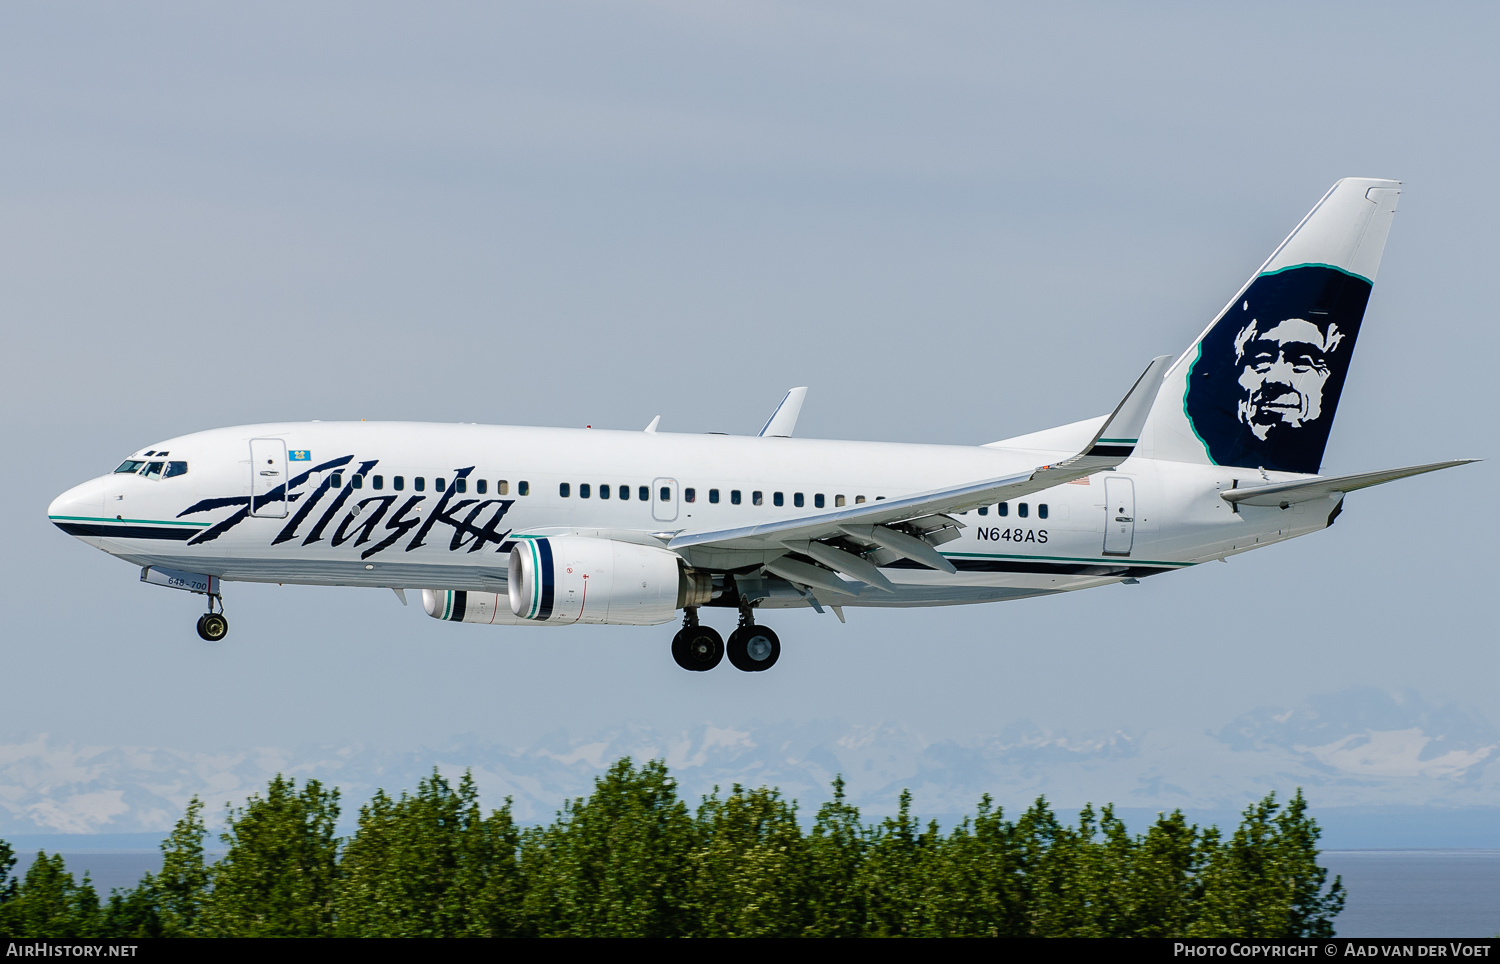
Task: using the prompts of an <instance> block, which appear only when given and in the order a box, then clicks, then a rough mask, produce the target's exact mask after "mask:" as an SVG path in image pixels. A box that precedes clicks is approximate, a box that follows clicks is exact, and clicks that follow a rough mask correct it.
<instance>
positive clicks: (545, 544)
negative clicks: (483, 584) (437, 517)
mask: <svg viewBox="0 0 1500 964" xmlns="http://www.w3.org/2000/svg"><path fill="white" fill-rule="evenodd" d="M507 589H508V590H509V592H510V611H511V612H512V613H513V614H514V615H515V616H517V617H519V618H520V619H522V620H524V621H526V622H531V623H613V624H615V625H624V626H655V625H657V624H658V623H665V622H668V621H670V620H672V619H673V618H675V616H676V614H677V610H678V609H679V608H681V607H683V606H700V605H702V604H703V603H706V602H708V599H709V597H710V596H711V595H712V592H713V582H712V579H711V577H709V575H708V574H707V573H703V572H697V571H695V570H689V569H687V568H686V567H684V566H683V564H682V562H681V560H680V559H679V558H678V557H677V555H676V554H675V553H672V552H668V551H667V550H666V549H660V548H657V547H656V546H641V545H636V544H634V543H630V542H616V541H614V540H612V539H593V538H589V537H587V536H556V537H545V538H540V537H536V538H526V539H517V540H516V545H515V547H514V548H512V549H511V551H510V571H509V573H508V576H507Z"/></svg>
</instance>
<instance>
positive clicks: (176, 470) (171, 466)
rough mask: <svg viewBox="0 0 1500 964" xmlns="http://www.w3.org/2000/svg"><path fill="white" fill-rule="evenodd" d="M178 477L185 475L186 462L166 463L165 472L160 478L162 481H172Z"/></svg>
mask: <svg viewBox="0 0 1500 964" xmlns="http://www.w3.org/2000/svg"><path fill="white" fill-rule="evenodd" d="M179 475H187V463H186V462H168V463H167V472H166V474H165V475H163V476H162V478H164V479H174V478H176V477H177V476H179Z"/></svg>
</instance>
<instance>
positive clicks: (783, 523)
mask: <svg viewBox="0 0 1500 964" xmlns="http://www.w3.org/2000/svg"><path fill="white" fill-rule="evenodd" d="M1171 360H1172V356H1170V355H1163V356H1161V357H1160V358H1155V359H1153V360H1152V362H1151V364H1150V365H1148V366H1147V367H1146V370H1145V371H1144V372H1143V373H1142V374H1141V377H1140V378H1138V379H1136V382H1135V385H1134V386H1132V388H1131V390H1130V393H1129V394H1127V395H1126V396H1125V399H1124V400H1123V401H1121V402H1120V404H1119V406H1118V407H1116V408H1115V411H1114V413H1113V414H1112V415H1111V416H1110V417H1109V418H1108V419H1107V420H1105V422H1104V424H1103V426H1101V427H1100V429H1099V431H1098V433H1097V434H1096V435H1095V436H1094V438H1093V440H1092V441H1091V442H1090V443H1089V444H1088V445H1087V446H1085V447H1084V449H1083V451H1081V452H1079V453H1078V454H1077V455H1075V456H1073V457H1072V458H1070V459H1066V460H1065V461H1062V462H1058V463H1056V464H1055V465H1042V466H1038V467H1037V468H1035V469H1032V470H1030V471H1027V472H1019V473H1016V474H1014V475H1008V476H1003V477H1001V478H994V479H984V480H981V481H977V482H970V483H966V484H964V485H958V486H952V487H949V488H944V489H934V490H931V491H929V492H921V493H918V494H916V495H908V496H903V497H902V498H899V499H883V500H881V501H878V502H866V503H864V504H862V505H853V506H848V507H845V508H841V509H835V510H833V511H832V512H819V513H817V514H815V515H806V516H799V517H795V518H791V519H781V520H779V521H776V522H767V523H765V524H763V525H756V526H744V527H741V528H736V529H719V530H712V531H703V532H683V533H679V534H678V535H676V536H674V537H673V538H672V539H671V540H670V541H669V542H668V543H667V545H668V547H669V548H672V549H688V548H698V547H702V548H712V549H724V550H739V551H747V550H748V551H778V550H779V551H786V550H788V549H792V550H795V551H798V552H805V550H806V548H807V544H809V543H816V542H817V541H818V540H821V539H830V538H846V537H848V536H850V535H854V536H855V537H856V538H860V537H866V538H867V539H868V541H872V542H874V543H875V544H877V545H886V543H887V542H888V541H890V542H892V543H894V544H893V545H889V546H887V548H892V549H893V550H894V551H897V552H902V551H903V550H902V549H899V548H896V545H899V544H902V541H901V536H902V535H906V536H907V537H908V538H911V534H910V533H903V532H901V531H900V530H895V531H896V532H897V534H896V536H894V537H891V536H890V535H889V533H883V532H879V531H874V530H878V529H879V528H882V527H891V526H899V525H908V526H910V525H911V524H912V523H920V522H923V521H925V517H930V516H942V515H944V514H946V513H950V512H964V511H967V510H968V509H972V508H976V507H978V506H981V505H991V504H993V503H996V502H1005V501H1008V500H1011V499H1017V498H1020V497H1022V496H1026V495H1030V494H1031V493H1033V492H1040V491H1042V490H1043V489H1050V488H1052V487H1053V486H1055V485H1061V484H1063V483H1064V482H1072V481H1074V480H1075V479H1081V478H1084V477H1086V476H1089V475H1092V474H1094V473H1095V472H1099V471H1102V470H1104V469H1109V468H1113V467H1114V466H1116V465H1119V464H1120V463H1121V462H1124V461H1125V460H1126V459H1127V458H1129V457H1130V455H1131V453H1132V452H1134V451H1135V444H1136V441H1137V438H1138V437H1139V435H1140V431H1141V427H1142V426H1143V425H1144V424H1145V421H1146V416H1147V414H1148V413H1149V412H1150V410H1151V404H1152V402H1153V401H1154V400H1155V398H1156V392H1157V389H1158V388H1160V386H1161V378H1162V374H1163V372H1164V371H1165V370H1166V366H1167V364H1168V363H1169V362H1170V361H1171ZM944 524H947V525H951V524H952V522H951V520H948V521H947V522H946V523H944ZM911 527H912V528H917V529H919V530H920V529H921V528H922V526H920V525H916V526H911ZM932 527H937V524H936V523H935V524H934V525H933V526H932ZM872 531H873V536H872ZM814 548H815V549H816V548H818V547H814ZM835 551H841V550H835ZM928 553H930V555H928V554H924V553H923V551H922V549H921V548H919V547H915V546H911V547H909V552H904V553H903V554H907V555H908V557H909V558H914V559H919V561H924V562H926V561H928V560H929V559H931V558H932V557H934V556H936V555H937V554H936V553H935V552H932V551H931V549H930V548H929V549H928ZM812 555H814V557H815V558H817V559H818V560H819V561H820V562H824V564H825V565H829V566H832V565H833V563H831V562H828V561H827V560H825V559H824V556H825V555H827V553H826V552H823V553H817V552H815V553H812ZM843 555H848V556H851V558H853V559H856V560H858V562H848V560H844V562H845V563H848V564H849V565H850V566H852V567H853V568H855V569H861V571H867V570H863V569H862V567H860V566H859V562H863V560H862V559H859V557H857V556H853V554H852V553H847V552H846V553H843ZM834 558H836V557H834ZM945 568H946V567H945ZM839 571H841V572H845V573H846V574H849V575H854V573H852V572H850V571H849V570H848V569H844V568H839ZM855 578H861V577H860V576H855ZM794 581H795V580H794ZM861 581H870V580H866V579H863V578H861Z"/></svg>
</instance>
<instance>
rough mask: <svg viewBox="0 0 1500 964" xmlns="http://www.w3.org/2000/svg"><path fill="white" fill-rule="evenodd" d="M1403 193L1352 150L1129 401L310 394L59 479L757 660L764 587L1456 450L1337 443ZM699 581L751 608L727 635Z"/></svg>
mask: <svg viewBox="0 0 1500 964" xmlns="http://www.w3.org/2000/svg"><path fill="white" fill-rule="evenodd" d="M1399 193H1400V183H1399V182H1397V181H1386V180H1373V179H1367V178H1345V179H1344V180H1341V181H1339V182H1338V183H1337V184H1335V185H1334V186H1333V188H1332V189H1331V190H1330V191H1329V192H1328V193H1327V194H1326V195H1324V197H1323V199H1322V200H1321V201H1319V202H1318V204H1317V206H1316V207H1314V208H1313V210H1312V212H1311V213H1310V214H1308V215H1307V217H1306V218H1304V219H1303V220H1302V222H1301V223H1300V224H1299V225H1298V226H1297V228H1296V229H1295V230H1294V231H1293V232H1292V233H1291V235H1290V236H1289V237H1288V238H1287V239H1286V240H1285V241H1284V242H1282V244H1281V245H1280V246H1279V247H1278V248H1277V249H1276V250H1275V252H1274V253H1273V254H1272V255H1271V257H1270V258H1269V259H1267V261H1266V263H1265V264H1264V265H1262V266H1261V268H1260V270H1259V271H1257V272H1256V273H1255V274H1254V275H1253V276H1252V277H1251V279H1250V280H1249V281H1248V282H1246V284H1245V285H1244V287H1243V288H1241V289H1240V291H1239V292H1238V293H1237V294H1235V296H1234V297H1233V298H1232V299H1231V300H1230V302H1229V303H1228V305H1226V306H1225V308H1224V310H1223V311H1221V312H1220V313H1219V315H1218V317H1216V318H1215V319H1214V320H1213V322H1212V324H1210V325H1209V326H1208V328H1207V329H1205V330H1204V332H1203V333H1202V334H1201V335H1200V336H1199V337H1198V338H1197V339H1196V340H1195V341H1194V342H1193V343H1192V344H1191V345H1190V346H1189V347H1188V349H1187V351H1185V352H1183V353H1182V355H1181V356H1179V357H1177V358H1176V359H1175V360H1174V359H1173V358H1172V357H1171V356H1162V357H1160V358H1157V359H1155V360H1154V361H1152V362H1151V364H1150V365H1148V366H1147V368H1146V370H1145V372H1144V374H1142V375H1141V376H1140V378H1139V379H1137V380H1136V382H1135V384H1134V386H1133V387H1132V388H1131V389H1130V392H1129V393H1128V394H1127V395H1126V396H1125V398H1124V400H1123V401H1122V402H1120V404H1119V406H1118V407H1117V408H1116V409H1115V410H1114V412H1113V413H1112V414H1109V415H1103V416H1099V417H1098V418H1093V419H1088V420H1086V421H1082V422H1075V423H1073V424H1071V425H1063V426H1061V427H1059V428H1054V429H1049V430H1047V431H1043V432H1037V433H1035V434H1032V435H1023V436H1020V437H1018V438H1011V439H1006V440H1004V441H1000V442H992V443H990V444H988V445H978V446H955V445H908V444H888V443H875V442H841V441H826V440H821V439H798V438H792V437H791V435H792V432H793V428H794V426H795V424H796V421H797V415H798V412H799V410H800V409H801V406H802V400H803V397H804V395H805V389H802V388H794V389H792V391H791V392H789V393H788V394H787V396H786V398H785V399H784V400H783V401H782V403H781V406H780V407H779V408H778V409H777V410H776V412H775V414H773V415H772V416H771V419H770V420H769V421H768V422H767V423H766V425H765V427H764V428H762V429H761V432H760V435H759V436H756V437H750V436H739V437H736V436H727V435H673V434H668V433H664V432H658V431H657V430H656V426H657V422H658V421H659V417H658V419H657V420H653V421H652V423H651V425H650V426H648V427H647V428H646V430H645V431H643V432H624V431H602V430H597V429H562V428H522V427H511V426H490V425H472V424H458V425H438V424H425V423H417V422H379V423H377V422H301V423H287V424H268V425H247V426H239V427H235V428H221V429H214V430H212V431H206V432H197V433H194V434H192V435H183V436H180V437H178V438H173V439H168V440H167V441H164V442H157V443H154V444H152V445H149V446H146V447H144V448H142V449H141V450H140V451H139V452H137V453H136V454H134V455H132V456H131V457H130V458H128V459H126V460H125V461H124V462H123V463H121V465H120V467H119V468H118V469H116V470H115V471H114V472H113V473H111V474H109V475H104V476H101V477H100V478H97V479H94V480H92V481H90V482H85V483H84V484H83V485H80V486H77V487H76V488H73V489H69V490H68V491H67V492H65V493H63V494H62V495H60V496H58V498H57V499H56V500H55V501H54V502H53V503H52V505H51V506H50V507H49V508H48V516H49V518H50V519H51V520H52V521H53V522H54V523H55V524H56V525H57V526H58V528H60V529H62V530H63V531H64V532H67V533H69V534H71V535H74V536H77V537H78V538H79V539H81V540H83V541H84V542H86V543H88V544H90V545H92V546H95V547H97V548H99V549H102V550H104V551H105V552H108V553H110V554H111V555H115V556H118V557H120V558H121V559H124V560H126V561H128V562H130V563H131V564H132V565H135V566H139V567H141V580H142V581H143V582H147V583H152V584H155V585H160V586H170V587H174V588H178V589H186V590H190V591H192V592H197V593H202V594H204V595H206V596H207V597H208V612H207V613H205V614H204V615H203V616H202V617H200V618H199V620H198V632H199V634H200V635H201V636H202V637H203V638H204V639H207V640H217V639H221V638H223V637H224V635H225V633H226V632H227V631H228V628H229V624H228V622H227V621H226V620H225V618H224V615H223V608H224V607H223V597H222V595H221V587H222V582H223V581H235V580H239V581H250V582H277V583H303V584H311V585H328V586H379V587H389V588H392V589H395V590H396V593H397V595H398V596H400V597H401V599H402V601H403V602H405V598H406V597H405V590H406V589H409V588H420V589H421V590H422V599H423V603H424V605H425V607H426V609H427V612H428V614H430V615H432V616H434V617H436V618H438V619H446V620H453V621H459V622H467V623H489V624H494V625H504V626H557V625H570V624H573V623H613V624H622V625H637V626H638V625H655V624H659V623H665V622H668V621H670V620H673V619H675V618H677V613H678V612H679V611H682V612H683V628H682V629H681V631H679V632H678V633H677V635H676V636H675V637H674V638H673V641H672V655H673V657H674V658H675V659H676V661H677V663H678V664H679V665H680V666H682V667H683V668H684V669H689V670H707V669H712V668H713V667H714V666H716V665H718V663H719V661H720V660H721V659H722V658H723V656H724V654H725V653H726V651H727V653H728V656H729V660H730V662H731V663H733V664H734V665H735V666H736V667H738V668H739V669H742V670H746V671H752V672H753V671H758V670H764V669H769V668H770V667H771V666H772V665H774V664H775V662H776V660H777V658H778V657H779V655H780V653H781V644H780V642H779V641H778V639H777V637H776V634H775V633H774V632H772V631H771V630H770V629H769V628H767V627H765V626H762V625H759V622H758V615H759V613H761V612H762V611H764V610H769V609H785V608H791V607H800V606H810V607H812V608H813V609H815V610H817V611H818V612H824V611H825V610H830V609H831V610H832V611H833V612H834V613H835V614H836V615H837V616H838V618H839V619H840V620H842V619H843V618H844V612H843V608H844V607H846V606H875V607H879V606H946V605H958V604H964V603H982V602H995V601H998V600H1006V599H1021V598H1024V597H1028V596H1039V595H1045V594H1049V593H1057V592H1066V591H1068V590H1073V589H1087V588H1090V587H1093V586H1104V585H1108V584H1111V583H1117V582H1135V581H1137V580H1139V579H1140V578H1142V577H1144V576H1150V575H1156V574H1157V573H1164V572H1170V571H1172V570H1174V569H1182V568H1184V567H1187V566H1193V565H1197V564H1199V563H1202V562H1209V561H1212V560H1216V559H1223V558H1224V557H1225V556H1229V555H1233V554H1235V553H1239V552H1245V551H1246V550H1249V549H1256V548H1259V547H1261V546H1267V545H1271V544H1272V543H1276V542H1281V541H1284V540H1286V539H1290V538H1293V537H1295V536H1300V535H1304V534H1306V533H1309V532H1315V531H1317V530H1319V529H1323V528H1326V527H1327V526H1329V525H1331V524H1332V523H1333V520H1334V519H1335V518H1336V517H1337V516H1338V514H1339V512H1340V511H1341V510H1342V508H1343V502H1344V496H1345V495H1346V493H1348V492H1351V491H1353V490H1355V489H1360V488H1365V487H1366V486H1371V485H1378V484H1380V483H1382V482H1389V481H1392V480H1394V479H1399V478H1403V477H1405V476H1410V475H1417V474H1419V473H1422V472H1431V471H1434V470H1436V469H1442V468H1448V467H1450V466H1454V465H1460V464H1463V463H1464V462H1467V461H1473V460H1469V459H1460V460H1454V461H1448V462H1435V463H1431V464H1428V465H1417V466H1411V467H1408V468H1397V469H1387V470H1384V471H1378V472H1366V473H1361V474H1358V475H1345V476H1338V477H1323V476H1319V475H1318V474H1317V473H1318V471H1319V468H1320V465H1321V462H1322V458H1323V451H1324V447H1325V445H1326V444H1327V441H1328V432H1329V428H1330V426H1331V425H1332V423H1333V418H1334V413H1335V411H1336V409H1337V408H1338V403H1339V396H1340V393H1341V392H1342V390H1343V385H1344V377H1345V374H1346V373H1347V371H1348V367H1349V360H1350V356H1351V355H1352V353H1353V351H1354V343H1355V341H1356V339H1357V338H1358V335H1359V329H1360V323H1361V321H1362V319H1363V317H1364V312H1365V304H1366V302H1367V301H1368V300H1369V296H1370V291H1371V286H1372V283H1373V282H1374V279H1375V273H1376V269H1377V268H1378V267H1379V264H1380V255H1381V251H1382V249H1383V248H1384V246H1385V240H1386V235H1387V233H1388V232H1389V230H1390V226H1391V220H1392V217H1393V216H1394V214H1395V210H1396V199H1397V196H1398V194H1399ZM702 607H723V608H727V609H732V610H736V611H737V612H738V614H739V628H737V629H736V630H735V631H734V632H733V633H732V634H731V635H730V637H729V641H728V643H727V645H726V644H725V642H724V641H723V638H722V637H721V636H720V635H719V634H718V633H717V632H716V631H715V630H714V629H712V628H711V627H709V626H706V625H703V624H701V623H700V622H699V611H700V609H701V608H702Z"/></svg>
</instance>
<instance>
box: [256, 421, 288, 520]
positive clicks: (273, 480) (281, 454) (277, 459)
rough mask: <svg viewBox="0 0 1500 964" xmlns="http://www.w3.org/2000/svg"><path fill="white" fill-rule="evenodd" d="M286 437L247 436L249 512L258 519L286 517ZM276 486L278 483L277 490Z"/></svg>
mask: <svg viewBox="0 0 1500 964" xmlns="http://www.w3.org/2000/svg"><path fill="white" fill-rule="evenodd" d="M285 485H286V440H285V439H279V438H253V439H251V440H250V514H251V515H252V516H255V517H256V518H258V519H285V518H286V514H287V499H286V489H285V488H284V486H285ZM278 487H281V489H280V491H279V492H278V491H277V489H278Z"/></svg>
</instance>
